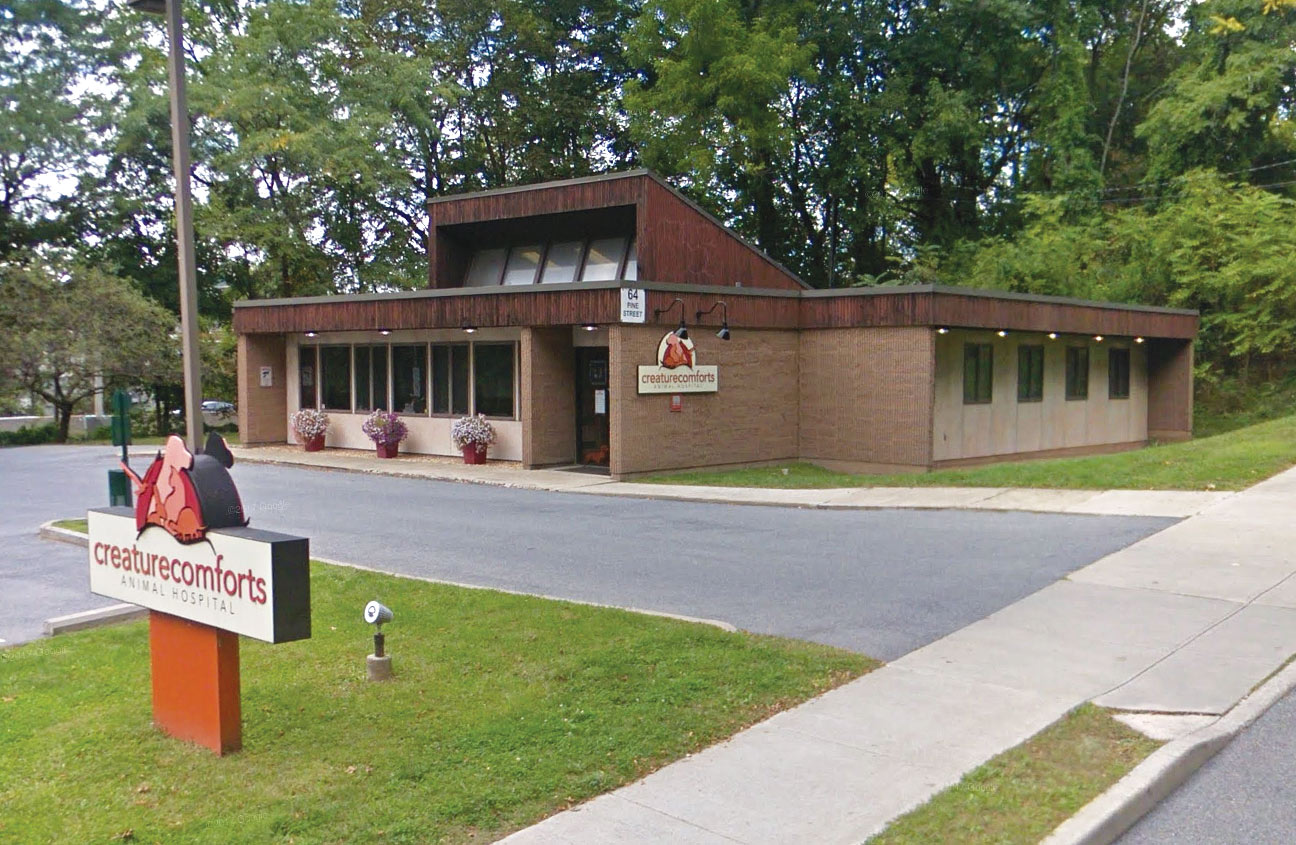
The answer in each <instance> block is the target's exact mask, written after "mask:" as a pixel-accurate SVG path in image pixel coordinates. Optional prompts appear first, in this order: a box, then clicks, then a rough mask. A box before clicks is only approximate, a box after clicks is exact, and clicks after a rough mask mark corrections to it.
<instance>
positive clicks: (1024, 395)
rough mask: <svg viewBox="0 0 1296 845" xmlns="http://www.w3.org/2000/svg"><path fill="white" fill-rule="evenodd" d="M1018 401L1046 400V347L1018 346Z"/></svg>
mask: <svg viewBox="0 0 1296 845" xmlns="http://www.w3.org/2000/svg"><path fill="white" fill-rule="evenodd" d="M1017 401H1018V402H1042V401H1044V347H1042V346H1019V347H1017Z"/></svg>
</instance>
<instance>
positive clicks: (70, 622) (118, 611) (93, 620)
mask: <svg viewBox="0 0 1296 845" xmlns="http://www.w3.org/2000/svg"><path fill="white" fill-rule="evenodd" d="M147 616H148V610H146V609H145V608H142V607H140V606H139V605H135V604H113V605H109V606H108V607H100V608H97V609H95V610H86V611H82V612H81V613H70V614H68V615H67V616H55V617H54V618H53V619H46V620H45V636H47V637H56V636H58V635H59V634H70V633H72V632H73V631H84V630H86V629H87V628H102V627H104V626H106V625H116V624H118V623H120V622H131V621H134V620H136V619H143V618H145V617H147Z"/></svg>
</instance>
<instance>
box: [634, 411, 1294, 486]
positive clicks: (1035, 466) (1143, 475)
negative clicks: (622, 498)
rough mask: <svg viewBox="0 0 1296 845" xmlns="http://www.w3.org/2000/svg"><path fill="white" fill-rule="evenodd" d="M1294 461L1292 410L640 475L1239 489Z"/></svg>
mask: <svg viewBox="0 0 1296 845" xmlns="http://www.w3.org/2000/svg"><path fill="white" fill-rule="evenodd" d="M1293 465H1296V416H1286V417H1282V418H1280V419H1276V420H1270V421H1268V422H1263V423H1259V424H1256V425H1251V426H1247V427H1245V428H1239V429H1236V430H1233V431H1229V432H1225V433H1223V434H1217V435H1215V436H1213V437H1203V438H1199V439H1196V440H1190V441H1187V442H1184V443H1170V444H1166V445H1159V446H1150V447H1148V448H1146V449H1139V450H1136V451H1132V452H1120V453H1117V454H1114V455H1093V456H1090V457H1084V458H1058V459H1053V460H1044V461H1019V462H1015V463H999V464H989V465H986V466H980V467H969V468H967V469H947V470H938V471H935V472H928V473H914V474H908V475H852V474H848V473H842V472H832V471H830V470H826V469H823V468H821V467H818V466H815V465H813V464H808V463H794V464H786V465H783V466H774V467H759V468H753V469H737V470H727V471H722V472H705V471H702V472H683V473H669V474H662V475H654V476H650V477H647V478H643V479H639V480H642V481H647V482H652V483H657V484H701V485H714V486H720V487H788V488H792V487H797V488H803V487H932V486H940V487H1065V488H1073V489H1088V490H1111V489H1120V490H1241V489H1242V488H1244V487H1248V486H1250V485H1252V484H1254V483H1256V482H1257V481H1261V480H1263V479H1265V478H1268V477H1269V476H1271V475H1274V474H1275V473H1278V472H1281V471H1282V470H1284V469H1287V468H1288V467H1291V466H1293Z"/></svg>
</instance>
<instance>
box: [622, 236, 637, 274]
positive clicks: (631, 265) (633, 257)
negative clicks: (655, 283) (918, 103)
mask: <svg viewBox="0 0 1296 845" xmlns="http://www.w3.org/2000/svg"><path fill="white" fill-rule="evenodd" d="M621 278H623V279H637V278H639V242H638V241H631V242H630V254H629V255H627V256H626V268H625V272H624V273H622V274H621Z"/></svg>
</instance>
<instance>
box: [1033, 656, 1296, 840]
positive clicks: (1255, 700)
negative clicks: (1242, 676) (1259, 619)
mask: <svg viewBox="0 0 1296 845" xmlns="http://www.w3.org/2000/svg"><path fill="white" fill-rule="evenodd" d="M1293 689H1296V663H1293V664H1289V665H1288V666H1287V667H1286V668H1284V669H1282V670H1281V671H1280V672H1278V673H1277V674H1276V675H1274V676H1273V677H1272V678H1270V679H1269V680H1268V681H1266V682H1265V683H1264V684H1262V685H1261V686H1260V687H1259V688H1258V689H1256V690H1255V691H1254V692H1252V693H1250V694H1249V695H1247V697H1246V698H1244V699H1242V700H1241V701H1239V702H1238V703H1237V704H1236V705H1234V706H1233V709H1232V710H1230V711H1229V712H1228V713H1225V714H1224V715H1223V716H1222V717H1220V719H1219V720H1218V721H1216V722H1214V723H1213V724H1210V725H1207V726H1206V727H1204V728H1199V729H1197V730H1196V731H1193V732H1192V733H1190V734H1188V735H1186V736H1183V737H1180V738H1179V739H1176V740H1173V741H1172V742H1169V743H1167V744H1166V745H1163V746H1162V747H1161V748H1160V749H1158V750H1157V751H1155V752H1154V753H1153V754H1152V755H1151V756H1150V757H1148V758H1147V759H1146V760H1144V761H1143V762H1142V763H1140V764H1139V765H1138V766H1136V767H1134V769H1133V771H1131V772H1130V773H1129V774H1127V775H1125V777H1123V778H1121V779H1120V780H1119V781H1117V782H1116V784H1115V785H1114V786H1112V787H1111V788H1110V789H1108V790H1107V791H1106V792H1104V793H1103V794H1102V795H1099V796H1098V797H1097V798H1095V799H1094V800H1092V801H1090V802H1089V803H1088V804H1086V805H1085V806H1084V807H1082V808H1081V809H1080V812H1078V813H1076V814H1075V815H1074V816H1072V817H1071V818H1069V819H1067V820H1066V821H1065V822H1063V823H1062V824H1061V825H1059V826H1058V828H1057V829H1056V830H1054V831H1053V832H1052V833H1051V834H1049V836H1048V837H1047V838H1046V839H1044V840H1043V845H1109V843H1111V842H1113V841H1115V840H1116V839H1117V838H1118V837H1119V836H1120V835H1121V834H1123V833H1124V832H1125V831H1127V830H1129V829H1130V828H1131V827H1133V826H1134V824H1135V823H1136V822H1137V821H1138V820H1139V819H1141V818H1143V816H1145V815H1147V813H1148V812H1149V811H1150V810H1151V809H1152V808H1153V807H1155V806H1156V805H1157V804H1158V803H1160V802H1161V801H1162V800H1164V799H1165V798H1166V797H1167V796H1168V795H1170V793H1172V792H1174V791H1175V790H1176V789H1177V788H1179V786H1180V785H1181V784H1182V783H1183V782H1184V781H1186V780H1187V779H1188V778H1189V777H1191V776H1192V775H1193V774H1194V773H1195V772H1196V771H1197V770H1198V769H1200V768H1201V767H1202V766H1204V765H1205V764H1206V762H1207V761H1208V760H1210V759H1211V758H1212V757H1214V756H1215V755H1216V754H1217V753H1219V751H1220V750H1221V749H1223V748H1224V747H1225V746H1226V745H1228V744H1229V743H1230V742H1232V741H1233V738H1234V737H1235V736H1237V735H1238V734H1239V733H1241V732H1242V731H1243V730H1244V729H1246V728H1247V727H1248V726H1249V725H1250V724H1251V723H1252V722H1254V721H1255V720H1256V719H1259V718H1260V717H1261V716H1263V715H1264V714H1265V712H1266V711H1267V710H1268V709H1269V708H1270V707H1273V706H1274V705H1275V704H1277V703H1278V702H1279V701H1280V700H1281V699H1282V698H1283V696H1285V695H1287V693H1289V692H1291V691H1292V690H1293Z"/></svg>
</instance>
